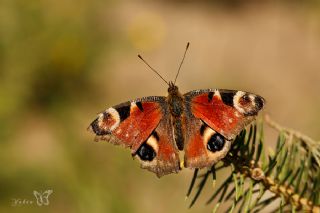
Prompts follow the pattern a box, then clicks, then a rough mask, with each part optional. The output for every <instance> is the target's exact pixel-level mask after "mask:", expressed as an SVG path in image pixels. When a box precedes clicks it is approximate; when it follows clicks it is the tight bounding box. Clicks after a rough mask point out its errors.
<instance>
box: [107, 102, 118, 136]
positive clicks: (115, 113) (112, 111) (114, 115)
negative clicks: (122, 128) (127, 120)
mask: <svg viewBox="0 0 320 213" xmlns="http://www.w3.org/2000/svg"><path fill="white" fill-rule="evenodd" d="M106 112H107V113H109V115H110V116H111V117H112V119H113V120H114V121H115V123H114V124H113V125H112V126H111V127H110V131H113V130H115V129H116V128H117V127H118V126H119V124H120V115H119V113H118V111H117V110H116V109H114V108H112V107H110V108H109V109H107V110H106Z"/></svg>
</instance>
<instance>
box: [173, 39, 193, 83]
mask: <svg viewBox="0 0 320 213" xmlns="http://www.w3.org/2000/svg"><path fill="white" fill-rule="evenodd" d="M189 45H190V42H188V43H187V46H186V50H185V51H184V54H183V58H182V60H181V62H180V65H179V69H178V72H177V75H176V78H175V79H174V83H173V84H176V81H177V78H178V75H179V72H180V69H181V66H182V64H183V61H184V58H185V57H186V54H187V51H188V48H189Z"/></svg>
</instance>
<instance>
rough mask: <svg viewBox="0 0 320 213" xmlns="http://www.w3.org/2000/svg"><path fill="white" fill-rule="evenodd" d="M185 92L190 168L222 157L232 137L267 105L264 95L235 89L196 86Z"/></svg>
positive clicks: (204, 165)
mask: <svg viewBox="0 0 320 213" xmlns="http://www.w3.org/2000/svg"><path fill="white" fill-rule="evenodd" d="M184 96H185V105H186V118H185V119H186V123H187V125H186V126H187V133H186V142H185V165H186V167H191V168H202V167H208V166H212V165H213V164H214V163H216V162H217V161H219V160H220V159H222V158H223V157H224V156H225V155H226V154H227V152H228V150H229V149H230V146H231V141H232V140H233V139H235V137H236V136H237V135H238V134H239V133H240V131H241V130H242V129H243V128H244V127H245V126H246V125H248V124H249V123H250V122H252V121H253V120H254V119H255V117H256V115H257V113H258V112H259V111H260V110H261V109H262V108H263V105H264V99H263V98H262V97H260V96H258V95H255V94H251V93H247V92H242V91H234V90H211V89H209V90H197V91H192V92H189V93H187V94H185V95H184Z"/></svg>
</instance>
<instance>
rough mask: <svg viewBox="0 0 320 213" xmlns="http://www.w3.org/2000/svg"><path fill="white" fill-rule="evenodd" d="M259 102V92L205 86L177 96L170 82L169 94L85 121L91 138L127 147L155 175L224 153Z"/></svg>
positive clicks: (202, 163)
mask: <svg viewBox="0 0 320 213" xmlns="http://www.w3.org/2000/svg"><path fill="white" fill-rule="evenodd" d="M263 106H264V99H263V98H262V97H260V96H258V95H255V94H252V93H248V92H243V91H236V90H220V89H206V90H194V91H191V92H188V93H186V94H184V95H182V94H181V93H180V92H179V89H178V87H177V86H176V85H175V84H174V83H172V82H170V83H169V88H168V96H167V97H162V96H150V97H145V98H140V99H136V100H132V101H128V102H125V103H122V104H119V105H116V106H114V107H110V108H108V109H106V110H105V111H104V112H102V113H100V114H99V115H98V117H97V118H96V119H95V120H94V121H93V122H92V123H91V124H90V127H89V128H90V129H91V130H92V131H93V132H94V133H95V134H96V140H106V141H109V142H111V143H114V144H117V145H124V146H125V147H128V148H130V149H131V154H132V156H134V157H135V158H137V159H138V160H139V161H140V162H141V167H142V168H146V169H148V170H150V171H152V172H154V173H156V175H157V176H158V177H161V176H163V175H166V174H170V173H177V172H179V170H180V169H181V168H180V159H179V152H180V151H184V160H183V163H184V167H188V168H204V167H210V166H212V165H213V164H215V163H217V162H218V161H219V160H221V159H222V158H223V157H225V155H226V154H227V153H228V151H229V149H230V147H231V143H232V141H233V140H234V139H235V137H236V136H237V135H238V134H239V133H240V131H241V130H242V129H243V128H245V126H246V125H248V124H249V123H250V122H252V121H253V120H254V119H255V117H256V115H257V114H258V112H259V111H260V110H261V109H262V108H263Z"/></svg>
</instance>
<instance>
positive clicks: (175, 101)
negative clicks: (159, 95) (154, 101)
mask: <svg viewBox="0 0 320 213" xmlns="http://www.w3.org/2000/svg"><path fill="white" fill-rule="evenodd" d="M168 93H169V94H168V97H167V101H168V105H169V110H170V114H171V122H172V125H173V129H174V140H175V142H176V145H177V147H178V149H179V150H183V145H184V134H183V133H184V131H183V130H184V129H185V128H184V123H183V122H182V116H183V113H184V104H183V96H182V95H181V93H180V92H179V89H178V87H177V86H176V85H174V83H173V82H169V88H168Z"/></svg>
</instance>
